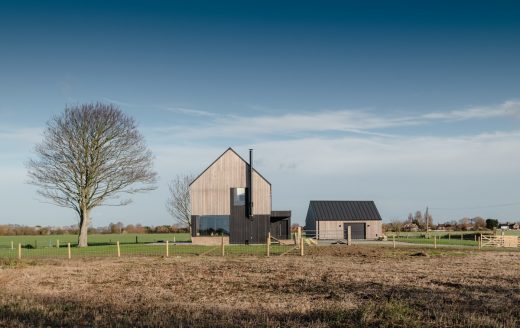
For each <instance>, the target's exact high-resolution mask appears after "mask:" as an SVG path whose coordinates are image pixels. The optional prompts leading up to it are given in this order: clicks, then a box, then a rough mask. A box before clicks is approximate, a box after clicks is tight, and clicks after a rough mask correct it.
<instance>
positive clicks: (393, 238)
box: [392, 235, 395, 248]
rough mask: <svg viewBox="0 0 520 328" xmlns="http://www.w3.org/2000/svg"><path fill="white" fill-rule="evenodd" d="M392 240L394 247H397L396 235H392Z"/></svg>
mask: <svg viewBox="0 0 520 328" xmlns="http://www.w3.org/2000/svg"><path fill="white" fill-rule="evenodd" d="M392 241H393V244H394V248H395V235H392Z"/></svg>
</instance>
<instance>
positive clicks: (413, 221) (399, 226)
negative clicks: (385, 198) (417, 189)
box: [383, 211, 499, 232]
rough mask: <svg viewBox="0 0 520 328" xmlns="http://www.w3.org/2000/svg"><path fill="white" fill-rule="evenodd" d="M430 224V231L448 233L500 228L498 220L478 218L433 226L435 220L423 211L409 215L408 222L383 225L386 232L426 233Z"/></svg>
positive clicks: (398, 221) (401, 221) (393, 222)
mask: <svg viewBox="0 0 520 328" xmlns="http://www.w3.org/2000/svg"><path fill="white" fill-rule="evenodd" d="M427 222H428V229H430V230H446V231H479V230H486V229H488V230H493V229H496V228H497V227H498V226H499V221H498V220H497V219H492V218H488V219H485V218H483V217H480V216H477V217H473V218H469V217H464V218H461V219H458V220H450V221H446V222H444V223H438V224H433V223H432V222H433V218H432V216H431V215H430V214H428V216H426V215H423V213H422V212H421V211H416V212H415V214H412V213H410V214H408V218H407V219H406V220H399V219H395V220H392V221H391V222H390V223H385V224H383V230H384V231H392V232H400V231H426V227H427Z"/></svg>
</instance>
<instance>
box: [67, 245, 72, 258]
mask: <svg viewBox="0 0 520 328" xmlns="http://www.w3.org/2000/svg"><path fill="white" fill-rule="evenodd" d="M67 253H68V255H69V260H70V259H71V257H72V254H71V253H70V243H67Z"/></svg>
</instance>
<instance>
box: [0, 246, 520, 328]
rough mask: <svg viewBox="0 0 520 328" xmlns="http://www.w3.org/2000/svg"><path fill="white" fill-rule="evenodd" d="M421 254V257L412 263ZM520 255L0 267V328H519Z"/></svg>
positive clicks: (354, 252) (342, 252) (393, 254)
mask: <svg viewBox="0 0 520 328" xmlns="http://www.w3.org/2000/svg"><path fill="white" fill-rule="evenodd" d="M418 252H423V253H424V254H425V255H426V256H411V255H413V254H415V253H418ZM519 260H520V254H519V253H505V252H500V253H493V252H482V253H479V252H473V251H460V250H445V251H439V250H428V249H420V248H417V249H415V248H414V249H412V248H406V249H395V250H394V249H391V248H381V247H357V246H356V247H345V246H338V247H330V248H320V249H319V250H311V251H310V255H309V256H305V257H303V258H302V257H271V258H261V257H260V258H258V257H228V258H219V257H182V258H168V259H164V258H150V257H142V258H125V259H87V260H72V261H40V262H35V263H33V265H25V264H22V265H20V264H17V265H14V266H10V265H7V266H2V269H1V270H0V283H1V284H2V287H3V288H2V290H1V292H0V326H15V327H16V326H18V327H26V326H33V327H47V326H78V327H82V326H85V327H86V326H97V327H127V326H128V327H130V326H132V327H171V326H197V327H199V326H201V327H257V326H264V327H282V326H283V327H285V326H294V327H297V326H298V327H299V326H303V327H363V326H366V327H369V326H372V327H373V326H381V327H396V326H398V327H439V326H447V327H468V326H472V327H517V326H518V325H520V321H519V318H520V310H519V307H518V304H520V303H519V302H520V284H519V274H518V273H519V272H520V261H519Z"/></svg>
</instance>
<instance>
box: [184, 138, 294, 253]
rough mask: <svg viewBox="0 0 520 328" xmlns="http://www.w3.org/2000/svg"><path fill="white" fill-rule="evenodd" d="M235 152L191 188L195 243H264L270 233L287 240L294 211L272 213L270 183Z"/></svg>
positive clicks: (228, 152)
mask: <svg viewBox="0 0 520 328" xmlns="http://www.w3.org/2000/svg"><path fill="white" fill-rule="evenodd" d="M252 162H253V152H252V150H250V151H249V163H247V162H246V161H245V160H244V159H243V158H242V157H240V155H238V154H237V153H236V152H235V151H234V150H233V149H232V148H229V149H227V150H226V151H225V152H224V153H223V154H222V155H220V156H219V157H218V158H217V159H216V160H215V161H214V162H213V163H212V164H211V165H210V166H209V167H208V168H207V169H205V170H204V171H203V172H202V173H201V174H200V175H199V176H198V177H197V178H196V179H195V180H193V182H192V183H191V184H190V197H191V214H192V216H191V227H192V242H193V243H196V244H215V243H220V242H221V237H217V236H222V235H223V236H225V237H224V238H225V243H227V242H229V243H232V244H249V243H265V241H266V239H267V236H268V233H269V232H271V236H272V237H274V238H277V239H288V238H289V235H290V230H289V229H290V227H291V211H272V210H271V183H270V182H269V181H267V180H266V179H265V178H264V177H263V176H262V175H261V174H260V173H258V172H257V171H256V170H255V169H254V168H253V165H252Z"/></svg>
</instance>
